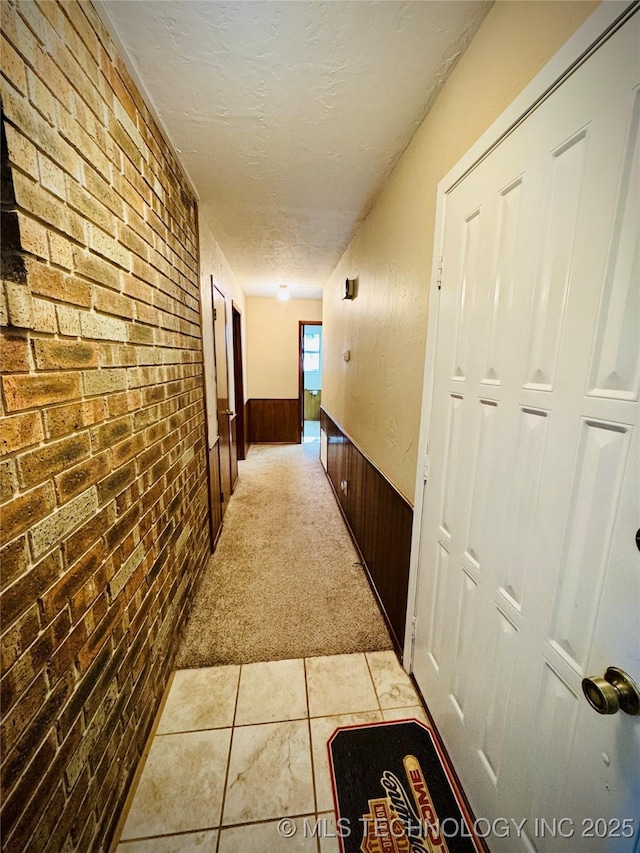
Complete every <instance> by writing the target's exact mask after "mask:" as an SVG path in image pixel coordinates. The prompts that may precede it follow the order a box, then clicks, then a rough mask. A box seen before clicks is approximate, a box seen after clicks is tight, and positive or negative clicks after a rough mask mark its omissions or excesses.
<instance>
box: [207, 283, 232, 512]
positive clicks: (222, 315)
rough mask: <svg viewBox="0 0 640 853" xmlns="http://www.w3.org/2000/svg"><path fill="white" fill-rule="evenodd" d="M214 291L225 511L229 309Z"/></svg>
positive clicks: (229, 484) (228, 461)
mask: <svg viewBox="0 0 640 853" xmlns="http://www.w3.org/2000/svg"><path fill="white" fill-rule="evenodd" d="M212 294H213V343H214V352H215V361H216V393H217V405H218V436H219V439H220V440H219V442H218V447H219V451H220V491H221V492H222V513H223V515H224V512H225V511H226V509H227V504H228V503H229V498H230V497H231V492H232V490H233V489H232V483H233V480H232V477H231V417H232V416H233V412H232V410H231V407H230V405H229V368H228V364H227V311H226V308H227V306H226V302H225V298H224V295H223V294H222V293H221V292H220V291H219V290H218V288H217V287H215V285H214V287H213V288H212Z"/></svg>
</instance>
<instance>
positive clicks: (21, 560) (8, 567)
mask: <svg viewBox="0 0 640 853" xmlns="http://www.w3.org/2000/svg"><path fill="white" fill-rule="evenodd" d="M28 566H29V551H28V549H27V539H26V536H21V537H20V539H16V540H15V541H14V542H11V544H9V545H6V546H5V547H4V548H3V549H2V550H1V551H0V569H1V571H0V583H1V588H2V589H5V587H8V586H9V584H12V583H13V582H14V581H15V580H17V579H18V578H19V577H20V575H23V574H24V573H25V572H26V571H27V568H28Z"/></svg>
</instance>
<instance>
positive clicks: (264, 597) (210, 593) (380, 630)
mask: <svg viewBox="0 0 640 853" xmlns="http://www.w3.org/2000/svg"><path fill="white" fill-rule="evenodd" d="M358 560H359V556H358V554H357V552H356V550H355V548H354V546H353V543H352V542H351V539H350V537H349V534H348V532H347V529H346V527H345V525H344V522H343V520H342V516H341V514H340V510H339V509H338V506H337V505H336V501H335V498H334V496H333V492H332V490H331V487H330V485H329V483H328V481H327V479H326V476H325V474H324V470H323V468H322V465H321V463H320V460H319V459H318V444H317V443H316V442H312V443H309V444H302V445H280V446H274V445H253V446H252V447H251V450H250V451H249V453H248V455H247V459H246V461H244V462H242V463H240V477H239V480H238V485H237V486H236V491H235V493H234V495H233V497H232V498H231V501H230V502H229V507H228V509H227V512H226V514H225V517H224V527H223V530H222V534H221V536H220V540H219V542H218V547H217V548H216V551H215V553H214V554H213V556H212V557H211V559H210V561H209V564H208V566H207V568H206V570H205V575H204V577H203V579H202V583H201V585H200V587H199V589H198V591H197V593H196V599H195V602H194V605H193V610H192V613H191V617H190V619H189V623H188V625H187V628H186V632H185V636H184V639H183V642H182V645H181V648H180V650H179V653H178V660H177V666H178V667H180V668H188V667H201V666H215V665H217V664H228V663H252V662H255V661H268V660H282V659H286V658H301V657H309V656H313V655H335V654H345V653H350V652H363V651H376V650H380V649H390V648H392V644H391V640H390V638H389V634H388V631H387V629H386V626H385V624H384V620H383V618H382V615H381V614H380V610H379V609H378V606H377V604H376V601H375V599H374V596H373V593H372V592H371V589H370V588H369V584H368V582H367V579H366V577H365V575H364V569H363V568H362V567H361V566H360V565H354V564H355V563H357V562H358Z"/></svg>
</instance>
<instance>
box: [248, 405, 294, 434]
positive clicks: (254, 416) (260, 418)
mask: <svg viewBox="0 0 640 853" xmlns="http://www.w3.org/2000/svg"><path fill="white" fill-rule="evenodd" d="M299 405H300V401H299V400H296V399H294V400H290V399H267V398H263V399H260V398H256V397H253V398H252V399H251V400H249V401H248V406H249V441H250V442H251V444H253V443H256V444H300V424H299V421H298V415H299Z"/></svg>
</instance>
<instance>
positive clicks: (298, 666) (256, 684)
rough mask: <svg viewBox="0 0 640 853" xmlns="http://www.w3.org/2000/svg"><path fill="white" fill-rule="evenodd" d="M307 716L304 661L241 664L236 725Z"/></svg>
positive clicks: (273, 721) (272, 721) (296, 718)
mask: <svg viewBox="0 0 640 853" xmlns="http://www.w3.org/2000/svg"><path fill="white" fill-rule="evenodd" d="M306 716H307V691H306V687H305V680H304V661H303V660H302V659H299V660H278V661H270V662H269V663H250V664H245V665H244V666H243V667H242V672H241V674H240V691H239V693H238V707H237V709H236V720H235V724H236V726H244V725H248V724H250V723H275V722H282V721H284V720H299V719H301V718H304V717H306Z"/></svg>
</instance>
